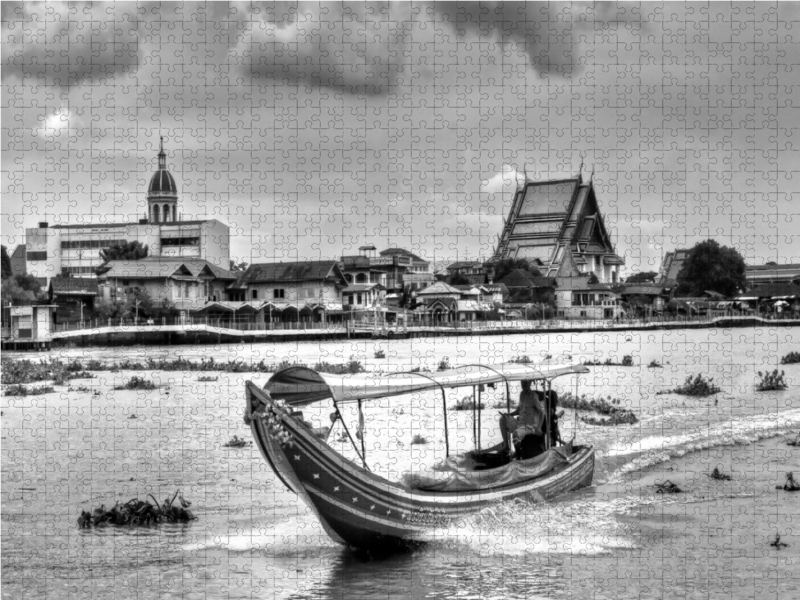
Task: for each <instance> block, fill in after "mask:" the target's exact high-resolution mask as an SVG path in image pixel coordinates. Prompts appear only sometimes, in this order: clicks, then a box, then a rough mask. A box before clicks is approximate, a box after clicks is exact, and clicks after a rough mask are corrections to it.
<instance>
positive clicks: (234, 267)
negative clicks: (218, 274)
mask: <svg viewBox="0 0 800 600" xmlns="http://www.w3.org/2000/svg"><path fill="white" fill-rule="evenodd" d="M249 266H250V263H247V262H245V261H243V260H240V261H239V262H238V263H237V262H236V261H235V260H233V259H231V268H230V269H228V270H229V271H230V272H231V273H244V272H245V271H247V267H249Z"/></svg>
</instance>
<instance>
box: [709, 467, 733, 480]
mask: <svg viewBox="0 0 800 600" xmlns="http://www.w3.org/2000/svg"><path fill="white" fill-rule="evenodd" d="M709 477H711V479H716V480H717V481H730V480H731V476H730V475H726V474H725V473H723V472H722V471H720V470H719V467H714V470H713V471H712V472H711V475H709Z"/></svg>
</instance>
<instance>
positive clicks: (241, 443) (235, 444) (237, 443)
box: [222, 435, 253, 448]
mask: <svg viewBox="0 0 800 600" xmlns="http://www.w3.org/2000/svg"><path fill="white" fill-rule="evenodd" d="M252 445H253V442H249V441H247V440H245V439H242V438H240V437H239V436H238V435H234V436H233V437H232V438H231V439H230V441H229V442H228V443H227V444H223V445H222V447H223V448H244V447H245V446H252Z"/></svg>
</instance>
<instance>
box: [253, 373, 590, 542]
mask: <svg viewBox="0 0 800 600" xmlns="http://www.w3.org/2000/svg"><path fill="white" fill-rule="evenodd" d="M245 387H246V396H247V412H246V417H245V420H246V421H247V422H249V424H250V427H251V429H252V432H253V437H254V439H255V441H256V444H257V446H258V448H259V450H260V451H261V454H262V455H263V456H264V458H265V459H266V460H267V462H268V463H269V464H270V466H271V467H272V469H273V471H275V473H276V475H277V476H278V477H279V478H280V480H281V481H282V482H283V483H284V485H286V487H287V488H289V489H290V490H292V491H293V492H295V493H296V494H298V495H299V496H300V497H301V498H302V499H303V500H304V501H305V502H306V504H308V505H309V506H310V507H311V508H312V510H314V512H315V513H316V515H317V517H318V518H319V520H320V523H321V524H322V526H323V527H324V529H325V530H326V532H327V533H328V535H330V537H331V538H332V539H334V540H335V541H337V542H340V543H345V544H348V545H350V546H354V547H357V548H361V549H366V550H387V549H392V548H395V547H398V546H409V545H414V544H416V543H419V542H421V541H425V540H427V539H430V534H431V532H432V531H433V530H435V529H436V528H437V527H444V526H447V525H448V524H449V523H451V522H453V521H454V520H456V519H458V518H460V517H464V516H467V515H470V514H473V513H475V512H478V511H479V510H481V509H483V508H485V507H486V506H489V505H491V504H494V503H497V502H502V501H505V500H510V499H513V498H529V499H534V500H542V499H544V500H548V499H551V498H555V497H556V496H560V495H562V494H564V493H567V492H570V491H572V490H576V489H579V488H582V487H586V486H588V485H591V482H592V477H593V475H594V450H593V448H591V447H578V448H577V449H576V451H575V452H574V453H573V454H572V456H570V457H569V460H568V462H567V464H566V466H564V467H563V468H560V469H557V470H555V471H554V472H551V473H548V474H547V475H545V476H542V477H539V478H537V479H534V480H526V481H522V482H518V483H514V484H511V485H506V486H502V487H496V488H489V489H476V490H458V491H436V492H433V491H423V490H409V489H406V488H405V487H403V486H401V485H399V484H397V483H395V482H392V481H389V480H387V479H385V478H383V477H381V476H379V475H376V474H375V473H372V472H370V471H368V470H366V469H364V468H362V467H361V466H359V465H357V464H355V463H354V462H352V461H350V460H348V459H346V458H344V457H343V456H341V455H340V454H339V453H337V452H336V451H335V450H333V449H332V448H331V447H330V446H329V445H328V444H326V443H325V442H324V441H322V440H321V439H319V438H318V437H316V436H315V435H314V433H313V432H312V431H311V430H310V429H309V428H308V427H306V426H305V425H304V424H302V423H301V422H300V421H298V420H297V419H296V418H294V417H292V416H291V415H290V414H289V413H288V412H287V411H286V410H285V409H284V408H282V407H281V406H279V405H278V404H277V403H275V402H274V401H273V400H272V398H271V397H270V396H269V394H268V393H267V392H266V391H264V390H262V389H260V388H259V387H258V386H256V385H255V384H253V383H252V382H249V381H248V382H247V383H246V386H245Z"/></svg>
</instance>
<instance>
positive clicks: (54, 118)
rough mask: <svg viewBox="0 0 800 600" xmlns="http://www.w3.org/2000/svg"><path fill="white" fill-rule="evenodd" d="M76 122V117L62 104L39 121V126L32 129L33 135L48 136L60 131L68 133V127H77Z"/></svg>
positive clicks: (59, 133) (77, 120)
mask: <svg viewBox="0 0 800 600" xmlns="http://www.w3.org/2000/svg"><path fill="white" fill-rule="evenodd" d="M78 122H79V119H78V117H77V116H75V115H72V114H70V111H69V108H67V107H65V106H62V107H61V108H57V109H56V110H55V111H54V112H53V113H52V114H51V115H49V116H47V117H45V119H44V120H43V121H41V126H40V127H37V128H36V129H34V130H33V135H35V136H39V137H43V138H48V137H55V136H58V135H61V132H62V131H64V132H65V133H66V134H69V130H70V129H73V130H74V129H75V128H77V127H78ZM65 130H66V131H65Z"/></svg>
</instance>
